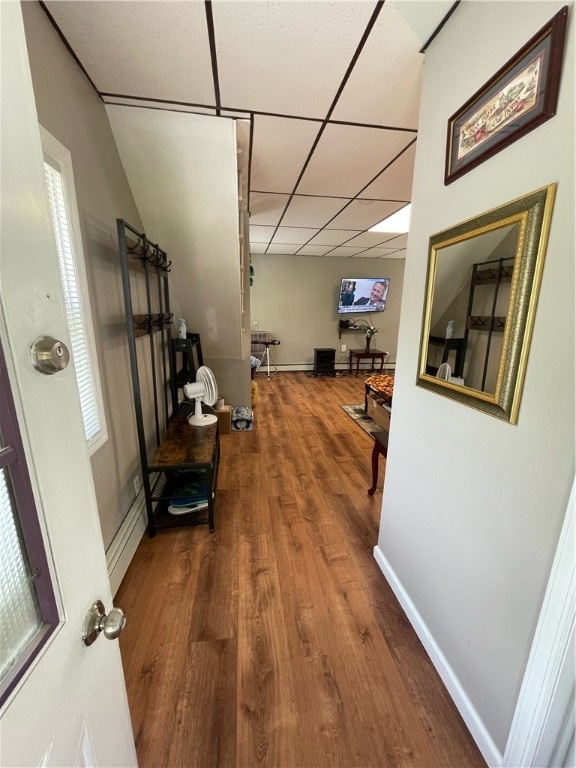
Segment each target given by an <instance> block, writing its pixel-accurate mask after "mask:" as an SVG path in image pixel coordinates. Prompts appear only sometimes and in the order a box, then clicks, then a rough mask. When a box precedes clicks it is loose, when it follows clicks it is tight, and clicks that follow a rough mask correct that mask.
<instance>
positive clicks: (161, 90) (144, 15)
mask: <svg viewBox="0 0 576 768" xmlns="http://www.w3.org/2000/svg"><path fill="white" fill-rule="evenodd" d="M46 7H47V9H48V11H49V12H50V13H51V14H52V16H53V17H54V20H55V21H56V23H57V24H58V26H59V27H60V29H61V30H62V32H63V34H64V36H65V37H66V39H67V40H68V42H69V43H70V45H71V46H72V48H73V50H74V51H75V52H76V54H77V55H78V57H79V59H80V61H81V62H82V65H83V66H84V67H85V69H86V70H87V71H88V72H89V73H90V77H91V78H92V80H93V81H94V83H95V85H96V87H97V88H98V89H99V90H100V91H106V92H109V93H124V94H129V95H131V96H144V97H147V98H163V99H170V100H172V99H173V100H175V101H187V102H194V103H199V104H204V105H211V104H214V87H213V79H212V64H211V61H210V47H209V43H208V36H207V34H206V13H205V11H204V4H203V3H181V2H154V0H152V1H151V2H145V3H143V2H102V1H95V2H89V3H83V2H80V3H73V2H50V1H49V0H48V2H47V3H46Z"/></svg>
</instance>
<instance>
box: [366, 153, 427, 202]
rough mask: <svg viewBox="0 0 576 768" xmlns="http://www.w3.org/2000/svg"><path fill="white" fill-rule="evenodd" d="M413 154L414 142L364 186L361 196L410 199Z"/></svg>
mask: <svg viewBox="0 0 576 768" xmlns="http://www.w3.org/2000/svg"><path fill="white" fill-rule="evenodd" d="M415 156H416V142H414V144H412V146H411V147H409V148H408V149H407V150H406V152H404V153H403V154H402V155H401V156H400V157H399V158H398V159H397V160H396V161H395V162H394V163H392V165H391V166H390V168H387V169H386V170H385V171H384V173H382V174H381V175H380V176H378V178H377V179H376V180H375V181H374V182H373V183H372V184H370V186H369V187H366V189H365V190H364V192H362V197H372V198H376V199H378V200H402V201H409V200H411V199H412V177H413V176H414V158H415Z"/></svg>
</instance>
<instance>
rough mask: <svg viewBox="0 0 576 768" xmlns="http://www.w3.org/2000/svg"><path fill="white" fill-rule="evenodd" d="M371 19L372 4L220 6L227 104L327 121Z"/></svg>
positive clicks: (217, 17) (217, 19) (216, 5)
mask: <svg viewBox="0 0 576 768" xmlns="http://www.w3.org/2000/svg"><path fill="white" fill-rule="evenodd" d="M190 4H191V3H184V5H190ZM198 5H199V6H200V7H203V3H202V4H200V3H198ZM303 5H304V10H303ZM372 11H373V4H372V3H358V2H355V1H353V2H346V1H345V0H342V1H341V2H313V3H305V4H303V3H301V2H224V1H220V0H215V1H214V2H213V3H212V12H213V16H214V27H215V32H216V50H217V55H218V69H219V74H220V93H221V97H222V104H224V105H226V106H227V107H230V108H232V107H243V108H248V109H254V110H258V111H263V112H279V113H282V114H290V115H302V116H305V117H320V118H323V117H325V115H326V113H327V111H328V109H329V107H330V104H331V103H332V100H333V99H334V95H335V94H336V91H337V90H338V87H339V85H340V83H341V81H342V79H343V77H344V74H345V72H346V68H347V67H348V64H349V62H350V59H351V57H352V55H353V53H354V51H355V49H356V47H357V45H358V42H359V40H360V39H361V37H362V35H363V33H364V30H365V28H366V25H367V24H368V21H369V19H370V16H371V15H372ZM287 83H297V84H298V86H297V87H296V88H294V87H286V84H287Z"/></svg>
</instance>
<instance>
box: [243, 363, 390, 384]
mask: <svg viewBox="0 0 576 768" xmlns="http://www.w3.org/2000/svg"><path fill="white" fill-rule="evenodd" d="M348 367H349V366H348V363H338V362H337V363H335V364H334V368H335V370H336V371H347V370H348ZM395 367H396V364H395V363H384V370H385V371H390V370H392V371H393V370H394V368H395ZM276 368H277V369H278V372H282V371H313V370H314V363H277V364H276ZM355 372H356V363H354V368H353V373H355ZM273 373H275V368H274V366H273V365H272V363H270V374H273ZM360 373H372V368H371V366H370V363H361V364H360ZM374 373H379V371H378V370H376V371H374ZM262 375H264V376H267V375H268V373H267V369H266V366H265V365H263V366H261V367H260V369H259V370H258V373H257V374H256V381H258V377H259V376H262Z"/></svg>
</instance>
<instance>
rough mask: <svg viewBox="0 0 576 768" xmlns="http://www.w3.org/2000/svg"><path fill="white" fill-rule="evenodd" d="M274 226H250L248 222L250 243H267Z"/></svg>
mask: <svg viewBox="0 0 576 768" xmlns="http://www.w3.org/2000/svg"><path fill="white" fill-rule="evenodd" d="M274 229H275V227H262V226H252V224H250V242H251V243H269V242H270V239H271V238H272V235H273V234H274Z"/></svg>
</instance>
